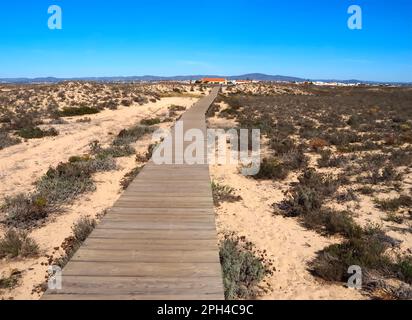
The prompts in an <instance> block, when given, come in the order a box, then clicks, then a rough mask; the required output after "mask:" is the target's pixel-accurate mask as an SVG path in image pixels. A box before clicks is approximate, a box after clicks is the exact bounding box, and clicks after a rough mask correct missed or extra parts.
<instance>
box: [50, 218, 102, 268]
mask: <svg viewBox="0 0 412 320" xmlns="http://www.w3.org/2000/svg"><path fill="white" fill-rule="evenodd" d="M96 224H97V223H96V221H95V220H94V219H91V218H89V217H82V218H80V219H79V220H78V221H77V222H76V223H74V224H73V226H72V231H73V236H71V237H69V238H67V239H66V240H65V241H64V243H63V245H62V247H63V249H64V251H65V254H64V256H62V257H60V258H58V259H57V260H56V261H54V264H55V265H58V266H59V267H60V268H64V267H65V265H66V264H67V263H68V262H69V261H70V259H71V258H72V257H73V256H74V254H75V253H76V252H77V250H79V248H80V247H81V245H82V244H83V242H84V241H85V240H86V239H87V238H88V237H89V235H90V234H91V233H92V231H93V230H94V229H95V228H96Z"/></svg>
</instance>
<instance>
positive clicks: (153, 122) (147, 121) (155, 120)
mask: <svg viewBox="0 0 412 320" xmlns="http://www.w3.org/2000/svg"><path fill="white" fill-rule="evenodd" d="M161 122H162V121H161V120H160V119H159V118H151V119H143V120H142V121H140V124H141V125H143V126H154V125H156V124H159V123H161Z"/></svg>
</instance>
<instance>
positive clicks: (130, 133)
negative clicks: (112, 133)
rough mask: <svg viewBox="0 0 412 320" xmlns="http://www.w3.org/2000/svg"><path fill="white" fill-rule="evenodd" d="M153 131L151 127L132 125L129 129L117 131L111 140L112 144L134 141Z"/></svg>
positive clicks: (118, 144) (120, 144)
mask: <svg viewBox="0 0 412 320" xmlns="http://www.w3.org/2000/svg"><path fill="white" fill-rule="evenodd" d="M152 132H153V129H152V128H148V127H146V126H134V127H132V128H130V129H123V130H122V131H120V132H119V134H118V135H117V137H116V138H115V140H114V141H113V143H112V145H113V146H124V145H128V144H130V143H134V142H136V141H137V140H139V139H141V138H142V137H143V136H145V135H146V134H150V133H152Z"/></svg>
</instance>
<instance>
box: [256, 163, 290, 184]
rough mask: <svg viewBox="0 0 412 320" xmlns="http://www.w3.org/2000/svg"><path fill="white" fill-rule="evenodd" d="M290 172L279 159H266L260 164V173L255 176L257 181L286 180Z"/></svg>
mask: <svg viewBox="0 0 412 320" xmlns="http://www.w3.org/2000/svg"><path fill="white" fill-rule="evenodd" d="M288 174H289V170H288V169H287V168H286V167H285V165H284V164H283V163H282V162H281V161H280V160H279V159H277V158H264V159H263V160H262V163H261V164H260V171H259V173H258V174H256V175H255V176H254V178H255V179H273V180H284V179H286V178H287V176H288Z"/></svg>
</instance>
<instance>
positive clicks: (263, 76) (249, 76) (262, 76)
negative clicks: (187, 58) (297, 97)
mask: <svg viewBox="0 0 412 320" xmlns="http://www.w3.org/2000/svg"><path fill="white" fill-rule="evenodd" d="M202 78H226V79H228V80H258V81H285V82H303V81H324V82H341V83H368V84H373V83H374V84H379V83H385V82H374V81H362V80H356V79H352V80H316V79H311V80H309V79H303V78H297V77H291V76H282V75H267V74H263V73H249V74H243V75H238V76H222V75H187V76H173V77H162V76H152V75H145V76H130V77H80V78H54V77H43V78H0V83H57V82H62V81H97V82H132V81H185V80H192V81H194V80H200V79H202ZM396 84H407V83H396ZM408 84H411V83H408Z"/></svg>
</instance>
